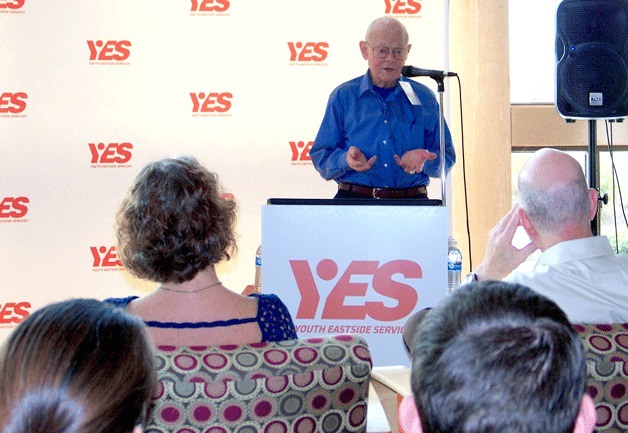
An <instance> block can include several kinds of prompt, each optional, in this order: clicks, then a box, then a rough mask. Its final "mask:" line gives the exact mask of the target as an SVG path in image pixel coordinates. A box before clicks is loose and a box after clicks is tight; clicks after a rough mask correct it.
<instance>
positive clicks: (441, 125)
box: [430, 76, 447, 206]
mask: <svg viewBox="0 0 628 433" xmlns="http://www.w3.org/2000/svg"><path fill="white" fill-rule="evenodd" d="M430 78H431V79H433V80H434V81H436V84H437V85H438V130H439V132H440V137H439V140H440V182H441V197H442V205H443V206H447V183H446V182H447V175H446V173H445V166H446V165H445V115H444V114H443V93H444V92H445V78H444V77H442V76H430Z"/></svg>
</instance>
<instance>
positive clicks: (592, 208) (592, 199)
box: [589, 188, 598, 221]
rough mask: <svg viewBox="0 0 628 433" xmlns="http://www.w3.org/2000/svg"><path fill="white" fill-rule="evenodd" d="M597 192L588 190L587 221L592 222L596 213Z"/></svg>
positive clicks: (591, 189)
mask: <svg viewBox="0 0 628 433" xmlns="http://www.w3.org/2000/svg"><path fill="white" fill-rule="evenodd" d="M597 209H598V205H597V190H595V189H593V188H589V221H593V218H595V214H596V213H597Z"/></svg>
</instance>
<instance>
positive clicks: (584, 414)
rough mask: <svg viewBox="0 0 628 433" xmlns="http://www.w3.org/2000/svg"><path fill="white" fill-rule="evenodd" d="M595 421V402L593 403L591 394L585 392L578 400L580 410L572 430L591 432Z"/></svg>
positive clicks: (575, 432) (576, 432)
mask: <svg viewBox="0 0 628 433" xmlns="http://www.w3.org/2000/svg"><path fill="white" fill-rule="evenodd" d="M596 422H597V413H596V412H595V403H593V399H592V398H591V396H590V395H589V394H588V393H586V392H585V393H584V395H583V396H582V401H581V402H580V411H579V412H578V418H576V425H575V427H574V429H573V431H574V433H592V432H593V430H594V429H595V423H596Z"/></svg>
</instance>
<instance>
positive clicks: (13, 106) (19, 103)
mask: <svg viewBox="0 0 628 433" xmlns="http://www.w3.org/2000/svg"><path fill="white" fill-rule="evenodd" d="M27 98H28V95H27V94H26V93H24V92H17V93H2V94H0V113H14V114H17V113H21V112H22V111H24V110H25V109H26V99H27Z"/></svg>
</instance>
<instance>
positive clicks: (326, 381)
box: [144, 335, 372, 433]
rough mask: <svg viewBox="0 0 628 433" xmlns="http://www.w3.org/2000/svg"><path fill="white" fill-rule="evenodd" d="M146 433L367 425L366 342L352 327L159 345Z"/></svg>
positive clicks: (283, 432)
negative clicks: (317, 333) (314, 334)
mask: <svg viewBox="0 0 628 433" xmlns="http://www.w3.org/2000/svg"><path fill="white" fill-rule="evenodd" d="M157 360H158V377H159V387H158V391H157V394H156V396H155V399H154V407H153V410H152V412H151V413H152V415H151V418H150V421H149V423H148V425H146V426H145V429H144V431H145V432H146V433H166V432H167V433H171V432H172V433H174V432H176V433H201V432H202V433H228V432H234V433H236V432H237V433H256V432H269V433H270V432H272V433H275V432H276V433H288V432H299V433H308V432H312V433H313V432H358V433H359V432H365V431H366V411H367V399H368V389H369V378H370V372H371V368H372V361H371V356H370V352H369V348H368V346H367V344H366V342H365V341H364V339H363V338H362V337H360V336H358V335H334V336H329V337H320V338H309V339H301V340H288V341H281V342H273V343H258V344H249V345H242V346H236V345H224V346H209V347H206V346H203V347H174V346H160V347H159V348H158V351H157Z"/></svg>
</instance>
